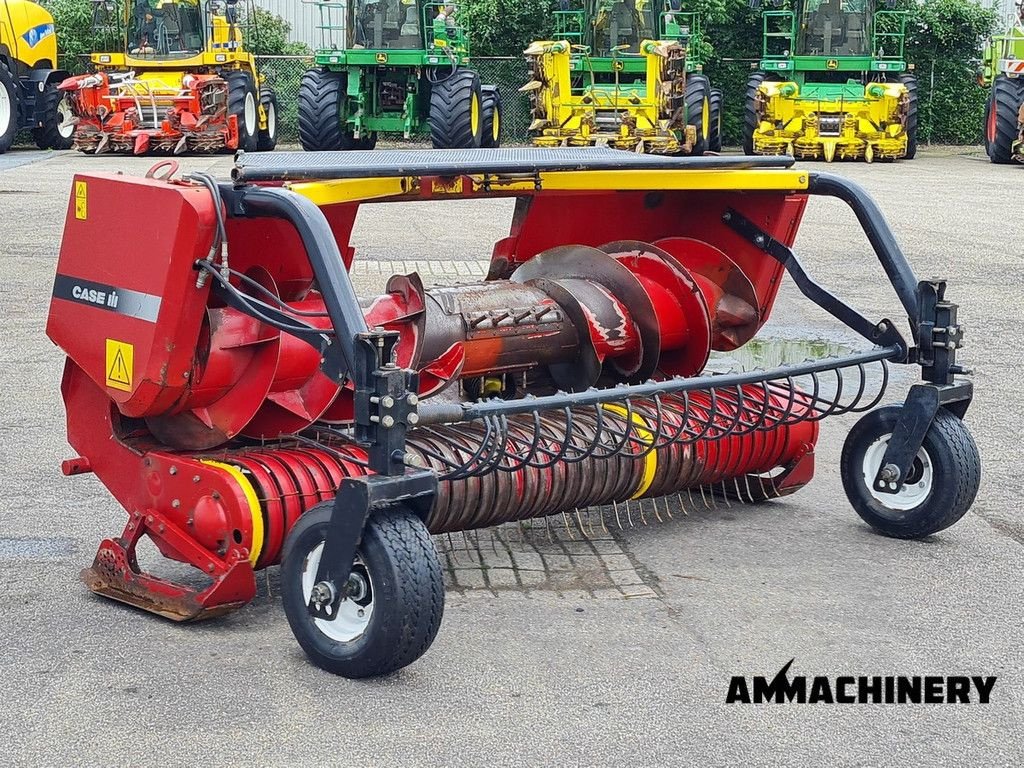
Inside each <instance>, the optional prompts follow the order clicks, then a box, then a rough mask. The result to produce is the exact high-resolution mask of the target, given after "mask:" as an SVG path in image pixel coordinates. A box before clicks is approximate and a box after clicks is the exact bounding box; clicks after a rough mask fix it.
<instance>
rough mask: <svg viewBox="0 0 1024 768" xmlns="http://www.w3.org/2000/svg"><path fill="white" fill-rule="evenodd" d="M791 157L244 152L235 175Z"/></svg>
mask: <svg viewBox="0 0 1024 768" xmlns="http://www.w3.org/2000/svg"><path fill="white" fill-rule="evenodd" d="M792 165H793V158H791V157H785V156H777V157H747V156H743V155H705V156H703V157H668V156H665V155H644V154H638V153H636V152H625V151H623V150H619V149H608V148H606V147H588V148H564V149H531V148H527V147H518V148H510V149H381V150H375V151H372V152H367V151H365V150H363V151H360V150H355V151H351V152H253V153H248V152H240V153H239V154H238V156H237V158H236V160H235V168H234V170H233V171H232V174H231V175H232V178H233V179H234V180H235V181H238V182H248V181H306V180H315V179H352V178H383V177H396V176H456V175H459V174H482V173H502V174H508V173H537V172H539V171H583V170H591V171H621V170H686V169H700V170H713V169H730V170H736V169H745V168H789V167H790V166H792Z"/></svg>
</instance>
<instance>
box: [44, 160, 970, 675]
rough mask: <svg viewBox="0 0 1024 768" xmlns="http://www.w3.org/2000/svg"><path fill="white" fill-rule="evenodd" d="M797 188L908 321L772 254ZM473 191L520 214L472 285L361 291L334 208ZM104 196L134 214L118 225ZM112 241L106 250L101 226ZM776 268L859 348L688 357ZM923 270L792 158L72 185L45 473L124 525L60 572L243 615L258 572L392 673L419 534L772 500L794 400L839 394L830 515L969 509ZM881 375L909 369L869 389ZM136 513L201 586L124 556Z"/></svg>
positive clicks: (329, 659) (408, 606)
mask: <svg viewBox="0 0 1024 768" xmlns="http://www.w3.org/2000/svg"><path fill="white" fill-rule="evenodd" d="M814 195H829V196H834V197H838V198H840V199H841V200H843V201H845V202H846V203H847V204H848V205H850V207H851V208H852V209H853V211H854V213H855V214H856V215H857V217H858V219H859V221H860V222H861V224H862V226H863V227H864V229H865V231H866V233H867V235H868V238H869V241H870V243H871V245H872V247H873V249H874V252H875V255H876V256H877V258H878V259H879V261H880V263H881V264H882V266H883V268H884V270H885V273H886V274H887V276H888V278H889V280H890V282H891V284H892V287H893V289H894V291H895V294H896V296H897V298H898V299H899V301H900V303H901V304H902V307H903V310H904V311H905V312H906V314H907V316H908V317H909V318H910V321H911V331H912V335H911V337H910V338H911V342H910V343H908V342H907V341H906V340H905V339H904V337H903V336H902V335H901V334H900V333H899V331H898V330H897V328H896V326H895V324H894V323H892V322H891V321H889V320H887V319H882V320H878V321H872V320H868V319H867V318H865V317H864V316H863V315H860V314H859V313H857V312H856V311H854V310H853V309H852V308H850V307H849V306H848V305H847V304H845V303H844V302H843V301H842V300H841V299H840V298H838V297H836V296H834V295H833V294H831V293H829V292H827V291H825V290H824V289H823V288H821V287H820V286H819V285H817V284H816V283H815V282H814V281H813V279H812V278H811V277H810V276H809V274H808V273H807V272H806V271H805V269H804V267H803V265H802V263H801V261H800V260H799V259H798V258H797V256H796V255H795V254H794V253H793V251H792V244H793V242H794V240H795V237H796V232H797V229H798V227H799V223H800V219H801V217H802V215H803V211H804V208H805V206H806V205H807V203H808V200H809V199H810V198H811V197H812V196H814ZM496 197H513V198H515V199H516V208H515V214H514V217H513V221H512V225H511V229H510V232H509V235H508V237H505V238H503V239H502V240H500V241H498V242H497V243H496V244H495V245H494V248H493V253H492V257H491V263H490V270H489V274H488V277H487V279H486V280H479V281H473V282H466V283H463V284H459V285H454V286H435V287H427V286H425V285H424V284H423V282H422V280H421V279H420V277H419V276H418V275H416V274H415V273H413V274H406V275H396V276H394V277H392V278H391V279H390V280H389V281H388V282H387V285H386V287H385V289H384V291H383V292H382V293H380V294H379V295H377V296H370V297H365V298H362V299H360V298H358V297H357V295H356V292H355V291H354V289H353V286H352V282H351V280H350V277H349V273H348V267H349V266H350V265H351V263H352V259H353V257H354V249H353V248H352V247H351V246H350V244H349V241H350V235H351V232H352V227H353V224H354V222H355V219H356V215H357V214H359V215H363V216H372V215H373V214H374V211H375V206H376V205H378V204H388V203H395V202H402V201H414V200H440V201H444V200H448V199H452V198H462V199H466V198H468V199H478V198H496ZM126 199H131V200H132V201H133V205H137V206H141V207H144V208H145V209H146V210H147V211H149V217H148V219H147V222H148V224H149V225H150V226H151V227H152V233H153V236H152V237H143V238H139V237H128V236H127V230H126V229H125V228H126V227H127V225H126V224H125V223H124V221H123V217H122V216H121V213H122V211H123V205H124V201H125V200H126ZM122 230H124V234H125V237H123V238H120V239H119V240H118V242H120V243H121V244H122V247H121V248H120V250H119V251H118V254H117V255H116V258H115V257H114V256H113V255H110V254H107V253H105V252H103V251H98V250H97V249H96V248H95V243H96V242H102V241H109V240H110V238H111V237H117V236H118V235H119V233H121V232H122ZM228 243H230V250H228V248H227V244H228ZM229 253H230V257H229V255H228V254H229ZM427 255H429V253H428V254H427ZM125 264H131V265H132V267H131V269H127V268H125V267H124V266H122V265H125ZM787 273H788V274H789V275H790V276H791V277H792V278H793V280H794V282H795V283H796V286H797V287H798V288H799V290H800V291H801V292H802V293H803V295H804V296H806V297H807V298H808V299H809V300H810V301H812V302H814V303H815V304H817V305H818V306H820V307H821V308H823V309H824V310H826V311H827V312H829V313H830V314H832V315H833V316H834V317H836V318H837V319H839V320H840V321H842V322H843V323H844V324H845V325H847V326H848V327H849V328H850V329H851V330H853V331H854V332H856V333H858V334H859V335H860V336H862V337H863V338H864V339H865V341H866V342H867V343H866V345H865V349H863V350H861V351H857V352H852V353H850V354H847V355H844V356H841V357H830V358H825V359H817V360H808V361H805V362H801V363H792V364H786V365H783V366H780V367H776V368H772V369H769V370H753V371H734V372H730V373H711V372H709V371H708V369H707V367H706V366H707V363H708V359H709V356H710V355H711V354H712V353H713V352H714V351H730V350H735V349H737V348H738V347H741V346H742V345H744V344H746V343H747V342H748V341H749V340H750V339H751V338H753V337H754V335H755V334H756V333H757V332H758V330H759V329H760V328H761V327H762V326H763V325H764V323H765V322H766V320H767V319H768V317H769V314H770V312H771V310H772V307H773V304H774V302H775V297H776V294H777V291H778V288H779V283H780V281H781V279H782V277H783V276H784V275H785V274H787ZM944 292H945V285H944V284H942V283H928V282H925V283H917V282H916V280H915V279H914V276H913V273H912V271H911V270H910V267H909V265H908V264H907V261H906V259H905V258H904V256H903V254H902V252H901V251H900V250H899V247H898V246H897V244H896V241H895V239H894V238H893V236H892V233H891V232H890V230H889V229H888V227H887V225H886V224H885V221H884V220H883V218H882V217H881V214H880V212H879V211H878V209H877V208H876V207H875V206H874V204H873V203H872V202H871V200H870V199H869V198H868V197H867V196H866V195H865V194H864V192H863V191H862V190H860V189H859V188H858V187H856V186H855V185H853V184H851V183H849V182H846V181H844V180H842V179H839V178H837V177H833V176H830V175H827V174H808V173H806V172H804V171H797V170H793V169H792V168H791V167H790V163H789V161H788V160H787V159H785V158H783V159H778V158H757V159H751V158H726V157H708V158H690V159H669V158H660V157H656V156H651V155H631V154H627V153H618V152H615V151H612V150H600V149H590V150H564V151H551V152H549V151H545V150H502V151H500V152H499V151H491V152H483V153H479V152H475V151H471V150H467V151H406V152H375V153H355V154H332V153H325V154H300V155H293V154H288V153H275V154H265V155H252V156H250V155H243V156H241V157H240V158H239V160H238V161H237V163H236V168H235V172H234V179H233V182H232V183H220V184H218V183H215V182H214V181H213V180H212V179H210V178H209V177H203V176H201V175H200V176H194V177H192V178H191V179H189V180H185V181H174V180H168V179H160V178H145V179H132V178H127V177H123V176H113V175H101V174H97V175H89V176H80V177H77V178H76V180H75V192H74V194H73V197H72V200H71V204H70V207H69V212H68V219H67V225H66V230H65V238H64V243H63V246H62V249H61V256H60V262H59V265H58V269H57V276H56V279H55V283H54V291H53V301H52V305H51V311H50V317H49V322H48V327H47V331H48V334H49V335H50V337H51V338H52V339H53V340H54V341H55V342H56V343H57V344H58V345H60V346H61V347H62V348H63V349H64V350H65V352H66V353H67V355H68V360H67V365H66V369H65V374H64V380H63V385H62V391H63V395H64V399H65V403H66V406H67V413H68V439H69V442H70V443H71V445H72V447H73V448H74V449H75V450H76V451H77V452H78V454H79V456H78V457H77V458H74V459H72V460H69V461H68V462H66V463H65V466H64V469H65V473H66V474H78V473H82V472H88V471H92V472H95V473H96V474H97V476H98V477H99V478H100V480H101V481H102V482H103V483H104V484H105V485H106V487H107V488H108V489H109V490H110V491H111V493H112V494H113V495H114V496H115V497H116V498H117V500H118V501H119V502H120V503H121V504H122V505H123V506H124V508H125V509H126V510H127V512H128V515H129V520H128V523H127V525H126V527H125V529H124V531H123V532H122V533H121V535H120V536H118V537H115V538H111V539H108V540H106V541H104V542H103V543H102V544H101V545H100V549H99V552H98V553H97V555H96V559H95V562H94V563H93V565H92V567H91V568H88V569H86V570H85V571H84V572H83V577H84V579H85V581H86V583H87V584H88V586H89V587H90V589H92V590H94V591H96V592H98V593H101V594H104V595H107V596H110V597H113V598H115V599H117V600H121V601H123V602H126V603H130V604H132V605H135V606H138V607H141V608H144V609H146V610H149V611H152V612H155V613H159V614H161V615H164V616H167V617H170V618H172V619H175V620H192V619H202V618H209V617H211V616H215V615H218V614H221V613H224V612H226V611H229V610H232V609H234V608H237V607H239V606H241V605H244V604H245V603H246V602H248V601H249V600H251V599H252V598H253V597H254V595H255V591H256V583H255V576H254V574H255V571H257V570H259V569H261V568H265V567H268V566H272V565H275V564H278V563H280V564H281V567H282V580H281V581H282V592H283V600H284V605H285V611H286V614H287V616H288V620H289V622H290V625H291V627H292V630H293V632H294V633H295V635H296V638H297V639H298V641H299V642H300V644H301V645H302V647H303V648H304V649H305V651H306V652H307V654H308V655H309V656H310V658H311V659H312V660H313V661H314V662H315V663H316V664H318V665H320V666H321V667H323V668H325V669H328V670H330V671H332V672H336V673H338V674H342V675H346V676H350V677H364V676H370V675H379V674H385V673H387V672H390V671H392V670H395V669H398V668H400V667H402V666H405V665H407V664H409V663H411V662H412V661H414V660H415V659H416V658H418V657H419V656H420V655H421V654H422V653H423V652H424V651H425V650H426V649H427V647H429V645H430V643H431V642H432V641H433V639H434V636H435V634H436V632H437V630H438V627H439V625H440V621H441V615H442V612H443V605H444V594H443V582H442V574H441V568H440V564H439V561H438V556H437V553H436V551H435V549H434V547H433V543H432V541H431V539H430V534H453V533H455V534H458V533H460V532H461V534H462V535H465V533H466V532H467V531H473V530H476V529H479V528H484V527H489V526H495V525H499V524H502V523H509V522H516V521H519V522H522V521H527V520H531V519H544V520H552V519H554V520H561V521H562V522H563V523H564V524H565V525H566V526H567V527H568V528H569V529H570V530H571V529H572V528H573V527H576V529H577V530H578V531H579V533H580V535H586V530H587V529H588V527H589V529H590V530H593V528H594V526H595V525H597V526H599V527H601V528H605V527H606V525H612V524H614V525H617V526H618V527H619V528H622V527H624V526H629V525H632V524H637V523H639V524H643V523H647V522H651V521H654V520H657V521H667V520H668V519H670V518H671V517H672V516H673V514H674V513H677V512H682V513H685V512H686V511H687V508H688V507H689V508H694V507H697V508H703V509H714V508H715V507H717V506H718V505H719V504H724V505H729V506H731V505H733V504H736V503H756V502H761V501H765V500H769V499H774V498H778V497H781V496H785V495H787V494H790V493H793V492H795V491H797V490H799V489H800V488H801V487H803V486H804V485H805V484H806V483H808V482H809V481H810V480H811V477H812V474H813V460H814V447H815V443H816V441H817V438H818V429H819V422H820V421H821V420H823V419H824V418H826V417H830V416H837V415H842V414H851V413H866V415H865V416H863V417H862V419H861V421H859V422H858V423H857V425H856V426H855V427H854V429H853V430H852V432H851V433H850V436H849V437H848V438H847V441H846V445H845V449H844V454H843V464H842V467H841V469H842V476H843V482H844V486H845V489H846V492H847V496H848V497H849V498H850V501H851V503H852V504H853V506H854V508H855V509H856V511H857V512H858V513H859V514H860V515H861V517H862V518H863V519H865V520H866V521H867V522H868V523H869V524H870V525H872V526H873V527H874V528H875V529H876V530H878V531H880V532H881V533H884V534H887V535H891V536H900V537H908V538H916V537H922V536H927V535H930V534H932V533H935V532H937V531H940V530H942V529H943V528H946V527H948V526H950V525H952V524H953V523H954V522H956V520H957V519H959V518H960V517H961V516H962V515H963V514H964V513H965V512H966V510H967V508H968V507H969V506H970V504H971V502H972V500H973V497H974V494H975V492H976V490H977V486H978V481H979V471H980V470H979V460H978V456H977V450H976V448H975V447H974V443H973V441H972V440H971V438H970V435H969V433H968V432H967V431H966V428H965V427H964V426H963V422H962V421H961V419H962V417H963V415H964V412H965V410H966V408H967V405H968V404H969V402H970V399H971V386H970V384H969V382H966V381H965V380H964V379H962V378H957V374H962V373H963V371H962V369H961V368H960V367H959V366H958V365H957V364H956V351H957V347H958V346H959V343H960V339H961V336H962V333H961V329H960V327H959V325H958V324H957V318H956V306H955V305H953V304H951V303H949V302H948V301H946V300H945V296H944ZM890 365H916V366H918V367H919V368H920V370H921V373H922V383H920V384H917V385H915V386H914V387H912V388H911V390H910V394H909V395H908V397H907V400H906V403H905V404H904V405H903V406H889V407H886V408H882V409H876V410H873V409H874V408H875V406H876V405H878V404H879V403H880V402H881V399H882V398H883V396H884V394H885V391H886V389H887V386H888V383H889V376H888V371H889V366H890ZM683 495H685V496H686V499H685V501H684V499H683ZM589 510H598V513H597V515H596V517H597V521H596V523H595V520H594V517H595V515H594V514H591V513H590V512H589ZM602 510H603V511H602ZM606 516H607V517H608V522H607V523H606ZM612 521H614V522H612ZM143 536H146V537H148V538H149V539H151V540H152V541H153V542H154V543H155V544H156V546H157V548H158V549H159V550H160V552H161V553H163V554H164V555H165V556H167V557H169V558H171V559H174V560H179V561H182V562H184V563H188V564H190V565H192V566H194V567H195V568H196V569H197V570H198V571H200V572H201V573H203V574H204V575H205V576H206V577H207V579H208V584H207V585H206V586H205V587H201V586H193V585H192V584H185V583H178V582H173V581H169V580H166V579H162V578H159V577H157V576H155V575H152V574H150V573H147V572H145V571H143V570H142V569H141V568H140V567H139V565H138V562H137V560H136V554H135V550H136V545H137V543H138V542H139V540H140V539H141V537H143ZM399 627H401V628H402V629H401V630H400V631H399V629H398V628H399Z"/></svg>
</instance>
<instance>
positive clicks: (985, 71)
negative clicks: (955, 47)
mask: <svg viewBox="0 0 1024 768" xmlns="http://www.w3.org/2000/svg"><path fill="white" fill-rule="evenodd" d="M1022 15H1024V3H1022V4H1021V5H1018V7H1017V12H1016V13H1015V14H1014V16H1013V17H1012V18H1011V19H1008V20H1007V22H1006V25H1005V27H1004V31H1003V32H1002V34H999V35H994V36H993V37H992V39H991V40H989V42H988V45H986V46H985V53H984V58H983V62H982V71H981V77H980V82H981V84H982V85H983V86H984V87H986V88H989V89H990V90H989V96H988V103H987V104H986V105H985V149H986V151H987V152H988V157H989V159H990V160H991V161H992V162H993V163H1000V164H1003V163H1012V162H1018V163H1020V162H1024V131H1022V123H1024V120H1022V119H1021V117H1022V116H1021V108H1022V106H1024V20H1022V18H1021V17H1022Z"/></svg>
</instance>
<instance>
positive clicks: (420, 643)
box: [281, 501, 444, 678]
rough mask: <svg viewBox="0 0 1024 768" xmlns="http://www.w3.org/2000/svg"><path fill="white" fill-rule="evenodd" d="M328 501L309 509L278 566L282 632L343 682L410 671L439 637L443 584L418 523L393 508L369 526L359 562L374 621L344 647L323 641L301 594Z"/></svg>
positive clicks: (377, 515)
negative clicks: (363, 568) (285, 629)
mask: <svg viewBox="0 0 1024 768" xmlns="http://www.w3.org/2000/svg"><path fill="white" fill-rule="evenodd" d="M333 508H334V502H333V501H327V502H323V503H321V504H318V505H316V506H315V507H313V508H312V509H310V510H309V511H308V512H307V513H306V514H304V515H303V516H302V517H301V518H300V519H299V521H298V523H296V525H295V527H294V528H293V529H292V531H291V532H290V533H289V534H288V538H287V540H286V541H285V544H284V552H283V555H282V558H281V597H282V601H283V602H284V610H285V615H286V616H287V617H288V624H289V625H290V626H291V629H292V633H293V634H294V635H295V639H296V640H298V642H299V645H300V646H302V649H303V650H304V651H305V652H306V655H307V656H308V657H309V659H310V661H312V662H313V663H314V664H316V665H317V666H318V667H320V668H321V669H324V670H326V671H328V672H331V673H333V674H335V675H341V676H342V677H348V678H364V677H379V676H381V675H387V674H390V673H391V672H394V671H396V670H398V669H401V668H402V667H405V666H408V665H409V664H412V663H413V662H414V661H416V659H418V658H419V657H420V656H422V655H423V654H424V653H425V652H426V650H427V649H428V648H429V647H430V644H431V643H432V642H433V641H434V638H435V637H436V636H437V630H438V628H439V627H440V626H441V618H442V616H443V615H444V582H443V577H442V574H441V563H440V560H439V559H438V556H437V550H436V549H435V548H434V543H433V541H432V540H431V538H430V534H429V533H428V532H427V529H426V526H424V525H423V522H422V521H421V520H420V519H419V518H418V517H416V516H415V515H413V514H412V513H411V512H409V511H408V510H406V509H404V508H401V507H394V508H390V509H386V510H382V511H379V512H375V513H374V514H373V515H372V516H371V517H370V519H369V521H367V524H366V528H365V529H364V530H363V538H362V541H361V542H360V544H359V556H360V557H361V558H362V561H363V563H364V564H365V566H366V570H367V571H368V572H369V577H370V583H371V588H372V594H373V613H372V614H371V616H370V619H369V622H368V624H367V626H366V629H365V630H364V632H363V634H362V635H360V636H359V637H357V638H355V639H353V640H351V641H348V642H342V641H338V640H334V639H333V638H330V637H328V636H327V635H326V634H324V633H323V632H322V631H321V630H320V629H319V628H318V627H317V624H316V619H314V617H313V616H311V615H310V613H309V611H308V609H307V606H306V600H305V599H304V597H303V594H302V572H303V569H304V566H305V562H306V558H307V556H308V555H309V553H311V552H312V551H313V550H315V549H316V547H317V546H318V545H319V544H320V543H321V542H323V541H324V538H325V536H326V534H327V527H328V525H329V523H330V519H331V513H332V510H333Z"/></svg>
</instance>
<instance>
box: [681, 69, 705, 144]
mask: <svg viewBox="0 0 1024 768" xmlns="http://www.w3.org/2000/svg"><path fill="white" fill-rule="evenodd" d="M683 100H684V102H685V103H686V124H687V125H692V126H693V127H694V128H696V129H697V142H696V143H695V144H694V145H693V148H692V149H691V150H690V155H692V156H693V155H703V154H704V153H705V152H706V151H707V149H708V134H709V133H710V132H711V83H710V82H709V81H708V79H707V78H706V77H704V75H689V76H688V77H687V78H686V92H685V93H684V95H683Z"/></svg>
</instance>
